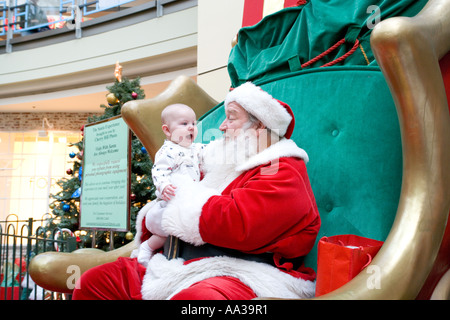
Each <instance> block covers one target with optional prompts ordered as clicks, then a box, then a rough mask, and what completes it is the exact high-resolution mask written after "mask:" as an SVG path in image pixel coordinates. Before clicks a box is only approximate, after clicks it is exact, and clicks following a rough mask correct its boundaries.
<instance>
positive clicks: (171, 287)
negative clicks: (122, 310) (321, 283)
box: [74, 138, 320, 299]
mask: <svg viewBox="0 0 450 320" xmlns="http://www.w3.org/2000/svg"><path fill="white" fill-rule="evenodd" d="M217 146H219V147H220V146H221V142H220V141H217V142H213V143H212V144H211V145H210V146H209V147H208V148H207V150H208V152H214V151H215V149H219V147H217ZM219 153H220V151H219ZM214 158H217V155H216V156H215V157H214ZM307 161H308V156H307V154H306V152H305V151H304V150H302V149H301V148H299V147H298V146H297V145H296V144H295V142H294V141H292V140H290V139H285V138H282V139H281V140H280V141H278V142H276V143H274V144H272V145H271V146H270V147H268V148H267V149H265V150H263V151H262V152H259V153H256V154H254V155H252V156H250V157H248V158H246V159H245V161H244V162H240V163H239V164H238V165H234V164H228V165H222V166H213V165H211V166H210V167H209V168H208V167H207V168H206V169H207V174H206V176H205V178H204V179H203V180H202V181H201V182H200V183H198V182H192V181H189V180H185V181H179V182H178V184H177V195H176V196H175V197H174V199H173V200H171V201H170V202H169V204H168V205H167V207H166V210H165V211H164V213H163V216H162V219H161V223H160V227H161V228H162V229H163V230H164V231H166V232H167V233H168V234H170V235H173V236H176V237H177V238H179V239H180V240H182V241H183V242H186V243H188V244H191V247H192V248H194V249H195V250H196V249H200V252H202V251H201V248H202V247H204V246H205V245H206V244H208V245H213V246H215V247H218V248H228V249H231V250H232V252H235V253H236V252H237V253H239V254H237V255H236V254H233V253H232V254H230V255H228V254H226V253H225V254H221V255H213V256H201V254H200V256H199V257H196V258H192V257H191V258H189V259H188V260H185V259H183V258H177V259H169V258H168V257H167V256H166V255H164V254H162V253H158V254H156V255H154V256H153V257H152V258H151V260H150V261H149V263H148V266H147V269H146V270H145V268H143V267H142V266H140V265H139V264H138V263H137V262H136V259H131V258H129V259H124V258H122V259H119V261H117V262H115V263H112V264H108V265H104V266H100V267H97V268H94V269H91V270H90V271H88V272H87V273H85V274H84V275H83V277H82V278H81V281H80V283H79V285H78V287H79V288H80V290H75V291H76V292H75V293H74V298H92V292H93V291H94V292H95V294H94V296H97V294H98V293H100V294H99V295H100V296H101V298H111V295H108V293H105V291H108V290H110V291H111V290H112V291H114V297H117V296H120V295H124V296H123V297H120V298H124V299H125V298H132V299H133V298H136V299H139V298H142V299H171V298H173V297H175V298H178V297H179V296H180V294H182V293H183V292H184V291H185V290H186V289H188V288H191V291H194V292H195V288H196V286H197V285H198V284H202V283H208V286H209V285H211V286H213V287H214V286H215V287H216V289H217V290H216V291H221V289H220V286H221V285H223V286H224V287H226V289H224V290H223V292H221V294H222V296H225V298H227V297H231V298H235V299H240V298H241V299H246V298H252V297H278V298H310V297H313V296H314V291H315V284H314V280H315V273H314V271H313V270H312V269H309V268H305V267H304V266H303V265H302V264H297V263H296V262H298V261H299V259H298V258H299V257H303V256H305V255H306V254H307V253H308V252H309V251H310V250H311V248H312V247H313V245H314V243H315V240H316V236H317V233H318V230H319V227H320V217H319V214H318V210H317V206H316V203H315V199H314V195H313V192H312V189H311V186H310V182H309V179H308V175H307V171H306V164H305V163H306V162H307ZM144 219H145V214H144V210H142V211H141V212H140V213H139V215H138V219H137V222H136V225H137V235H136V240H137V241H138V244H139V243H141V242H143V241H145V240H146V239H148V237H149V236H150V235H151V233H150V232H149V230H147V229H146V227H145V226H146V224H145V221H144ZM228 249H227V250H228ZM195 250H194V251H195ZM206 252H208V251H206ZM262 256H263V257H264V259H265V261H261V260H258V259H253V257H262ZM267 257H270V259H269V260H267ZM211 279H212V284H211V283H210V282H211V281H210V280H211ZM216 280H217V281H216ZM208 281H210V282H208ZM223 281H225V282H223ZM192 288H193V289H194V290H192ZM226 290H228V291H229V292H232V294H230V295H228V294H226ZM206 292H207V291H206ZM241 292H242V294H240V293H241ZM249 292H250V293H251V294H250V295H248V293H249ZM194 296H195V295H194ZM190 297H193V296H189V295H188V296H183V298H187V299H189V298H190ZM211 297H212V298H215V296H211ZM201 298H203V299H206V298H208V297H205V296H203V297H201Z"/></svg>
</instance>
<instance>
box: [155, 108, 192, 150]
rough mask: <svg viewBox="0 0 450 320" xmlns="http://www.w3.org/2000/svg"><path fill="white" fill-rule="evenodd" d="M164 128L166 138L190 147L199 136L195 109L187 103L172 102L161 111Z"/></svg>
mask: <svg viewBox="0 0 450 320" xmlns="http://www.w3.org/2000/svg"><path fill="white" fill-rule="evenodd" d="M161 122H162V130H163V132H164V134H165V135H166V138H167V139H168V140H170V141H172V142H173V143H176V144H179V145H181V146H183V147H189V146H190V145H191V144H192V143H193V142H194V140H195V138H196V137H197V133H198V129H197V123H196V122H197V118H196V116H195V112H194V110H192V109H191V108H190V107H188V106H187V105H185V104H181V103H177V104H171V105H169V106H167V107H165V108H164V110H163V111H162V112H161Z"/></svg>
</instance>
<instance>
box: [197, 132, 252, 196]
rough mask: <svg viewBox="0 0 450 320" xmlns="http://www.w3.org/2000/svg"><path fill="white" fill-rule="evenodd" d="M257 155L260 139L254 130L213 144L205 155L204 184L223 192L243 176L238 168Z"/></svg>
mask: <svg viewBox="0 0 450 320" xmlns="http://www.w3.org/2000/svg"><path fill="white" fill-rule="evenodd" d="M257 153H258V138H257V137H256V135H255V132H254V130H253V132H252V129H248V130H245V131H242V132H240V133H238V134H235V135H234V136H233V137H229V138H222V139H220V140H216V141H213V142H211V143H210V144H209V145H208V147H207V148H206V153H205V155H204V166H203V170H204V173H205V177H204V179H203V181H202V184H205V185H206V186H208V187H213V188H218V189H220V190H221V191H222V190H223V189H224V188H225V187H226V186H227V185H228V184H229V183H230V182H231V181H232V180H233V179H235V178H237V177H238V176H239V175H240V174H241V172H239V171H236V167H237V166H239V165H241V164H243V163H245V162H246V161H247V160H248V159H250V158H251V157H252V156H254V155H256V154H257Z"/></svg>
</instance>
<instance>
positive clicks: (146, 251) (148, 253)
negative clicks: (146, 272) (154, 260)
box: [137, 241, 154, 268]
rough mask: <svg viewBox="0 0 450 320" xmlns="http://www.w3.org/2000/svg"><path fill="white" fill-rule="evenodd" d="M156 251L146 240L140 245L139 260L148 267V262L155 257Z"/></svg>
mask: <svg viewBox="0 0 450 320" xmlns="http://www.w3.org/2000/svg"><path fill="white" fill-rule="evenodd" d="M153 255H154V252H153V250H152V249H150V247H149V246H148V243H147V241H144V242H143V243H141V245H140V246H139V253H138V256H137V261H138V262H139V263H140V264H142V265H143V266H144V267H146V268H147V265H148V262H149V261H150V258H151V257H153Z"/></svg>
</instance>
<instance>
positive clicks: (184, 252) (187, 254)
mask: <svg viewBox="0 0 450 320" xmlns="http://www.w3.org/2000/svg"><path fill="white" fill-rule="evenodd" d="M164 255H165V256H166V257H167V259H169V260H171V259H175V258H183V259H184V260H185V261H188V260H192V259H198V258H205V257H218V256H227V257H233V258H238V259H244V260H248V261H256V262H263V263H267V264H270V265H272V266H275V262H274V260H273V253H260V254H249V253H244V252H241V251H238V250H234V249H229V248H223V247H217V246H214V245H211V244H209V243H206V244H204V245H201V246H194V245H192V244H190V243H187V242H184V241H182V240H180V239H178V238H177V237H174V236H169V237H167V240H166V242H165V243H164ZM284 262H291V263H292V264H293V265H294V269H297V268H298V267H300V266H301V265H302V263H303V257H300V258H295V259H289V260H284V259H283V261H282V262H281V263H284Z"/></svg>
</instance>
